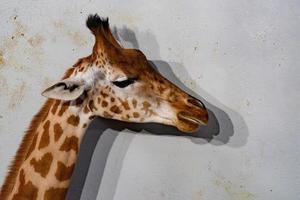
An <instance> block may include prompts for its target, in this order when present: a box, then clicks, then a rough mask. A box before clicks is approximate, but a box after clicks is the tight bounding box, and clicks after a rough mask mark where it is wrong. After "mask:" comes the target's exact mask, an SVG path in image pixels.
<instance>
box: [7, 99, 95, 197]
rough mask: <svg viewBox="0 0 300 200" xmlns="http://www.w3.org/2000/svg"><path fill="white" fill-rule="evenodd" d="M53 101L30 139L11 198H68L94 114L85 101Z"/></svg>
mask: <svg viewBox="0 0 300 200" xmlns="http://www.w3.org/2000/svg"><path fill="white" fill-rule="evenodd" d="M52 101H53V103H52V105H51V106H49V110H48V111H47V112H46V114H45V115H44V116H43V118H42V119H40V123H39V124H38V125H37V127H36V130H35V131H34V133H33V137H32V141H31V142H30V143H28V148H27V153H26V154H24V155H25V156H24V158H23V162H22V164H21V165H20V167H19V169H18V174H17V176H16V177H15V183H14V186H13V187H12V190H11V193H10V195H9V196H8V197H9V198H8V199H13V200H16V199H23V198H28V199H64V198H65V194H66V192H67V189H68V186H69V182H70V178H71V175H72V173H73V168H74V166H75V163H76V160H77V154H78V151H79V147H80V143H81V140H82V137H83V135H84V133H85V132H86V129H87V127H88V125H89V123H90V121H91V116H90V114H88V113H89V112H84V110H85V109H88V108H85V109H83V106H82V104H80V105H76V102H71V103H64V102H61V101H59V100H52ZM70 104H71V105H70ZM72 104H74V105H72Z"/></svg>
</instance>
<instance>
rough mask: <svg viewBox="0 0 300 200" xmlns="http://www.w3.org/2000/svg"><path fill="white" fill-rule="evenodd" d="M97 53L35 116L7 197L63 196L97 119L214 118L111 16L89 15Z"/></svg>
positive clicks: (186, 125) (69, 74) (188, 121)
mask: <svg viewBox="0 0 300 200" xmlns="http://www.w3.org/2000/svg"><path fill="white" fill-rule="evenodd" d="M86 25H87V27H88V28H89V29H90V30H91V32H92V34H93V35H94V36H95V44H94V46H93V50H92V53H91V55H89V56H87V57H84V58H81V59H79V60H78V61H77V62H76V63H75V64H74V65H73V66H72V67H70V68H69V69H68V70H67V71H66V72H65V74H64V76H63V78H62V79H61V80H60V81H58V82H57V83H56V84H54V85H52V86H51V87H49V88H47V89H46V90H45V91H43V92H42V95H43V96H45V97H47V100H46V102H45V104H44V105H43V106H42V108H41V110H40V111H39V112H38V113H37V114H36V115H35V116H34V118H33V120H32V121H31V124H30V126H29V128H28V130H27V132H26V134H25V136H24V138H23V140H22V142H21V145H20V147H19V149H18V151H17V154H16V156H15V159H14V161H13V163H12V165H11V167H10V171H9V173H8V176H7V177H6V180H5V182H4V184H3V186H2V188H1V194H0V199H2V200H6V199H12V200H20V199H21V200H25V199H46V200H47V199H51V200H52V199H64V198H65V195H66V192H67V190H68V186H69V182H70V177H71V175H72V173H73V169H74V166H75V163H76V158H77V154H78V151H79V147H80V142H81V140H82V137H83V135H84V134H85V132H86V130H87V128H88V126H89V124H90V123H91V121H92V120H93V119H94V118H95V117H97V116H100V117H104V118H110V119H115V120H121V121H126V122H133V123H147V122H156V123H162V124H167V125H171V126H175V127H177V128H178V129H179V130H181V131H182V132H194V131H196V130H197V129H198V127H199V126H201V125H205V124H207V123H208V113H207V110H206V108H205V106H204V104H203V103H202V102H201V101H200V100H197V99H196V98H194V97H192V96H190V95H189V94H187V93H186V92H184V91H183V90H181V89H180V88H179V87H177V86H176V85H174V84H172V83H171V82H170V81H168V80H167V79H166V78H164V77H163V76H161V75H160V74H159V73H158V72H157V71H156V70H155V69H153V68H152V67H151V65H150V63H149V62H148V61H147V58H146V56H145V55H144V54H143V53H142V52H141V51H139V50H136V49H125V48H123V47H122V46H121V45H120V44H119V43H118V42H117V41H116V40H115V38H114V37H113V35H112V33H111V30H110V28H109V23H108V18H101V17H99V16H98V15H97V14H95V15H89V16H88V18H87V20H86Z"/></svg>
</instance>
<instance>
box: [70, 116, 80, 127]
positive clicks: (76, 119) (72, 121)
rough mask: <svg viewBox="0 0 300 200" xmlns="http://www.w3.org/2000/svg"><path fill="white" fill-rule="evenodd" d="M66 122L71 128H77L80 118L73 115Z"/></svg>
mask: <svg viewBox="0 0 300 200" xmlns="http://www.w3.org/2000/svg"><path fill="white" fill-rule="evenodd" d="M67 122H68V123H69V124H71V125H73V126H77V125H78V124H79V122H80V117H79V116H75V115H71V116H70V117H69V118H68V119H67Z"/></svg>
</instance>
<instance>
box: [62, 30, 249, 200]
mask: <svg viewBox="0 0 300 200" xmlns="http://www.w3.org/2000/svg"><path fill="white" fill-rule="evenodd" d="M113 34H114V36H115V37H116V38H117V39H118V40H119V41H120V42H121V44H125V45H124V46H125V47H126V48H128V47H129V48H136V49H139V42H138V40H137V37H136V35H138V38H139V39H140V40H141V41H140V43H143V44H147V45H148V44H149V48H147V49H145V50H144V49H143V50H142V51H143V52H144V53H145V54H146V55H154V56H153V57H156V58H159V46H158V43H157V41H156V39H155V37H154V35H153V34H151V33H150V32H139V31H138V30H131V29H128V28H127V27H122V28H119V29H117V28H114V29H113ZM143 40H144V41H143ZM147 45H146V46H147ZM144 46H145V45H144ZM153 52H154V53H153ZM149 62H150V64H151V65H152V67H153V68H155V69H156V70H157V71H159V72H160V73H161V74H162V75H163V76H164V77H166V78H167V79H169V80H170V81H171V82H173V83H174V84H176V85H177V86H178V87H180V88H181V89H182V90H184V91H186V92H187V93H189V94H190V95H192V96H194V97H196V98H198V99H200V100H201V101H202V102H203V103H204V104H205V105H206V107H207V109H208V114H209V123H208V125H207V126H202V127H200V129H199V130H198V131H197V132H196V133H193V134H186V133H182V132H181V131H179V130H178V129H176V128H174V127H172V126H166V125H162V124H157V123H146V124H139V123H135V124H134V123H126V122H121V121H116V120H109V119H104V118H97V119H95V120H94V121H93V122H92V124H91V125H90V127H89V128H88V130H87V133H86V134H85V136H84V138H83V141H82V144H81V147H80V152H79V156H78V161H77V164H76V166H75V169H74V174H73V176H72V178H71V184H70V188H69V191H68V194H67V198H66V199H72V200H74V199H107V200H110V199H113V196H114V194H115V190H116V187H117V183H118V179H119V176H120V171H121V168H122V164H123V160H124V158H125V156H126V152H127V150H128V148H129V146H130V143H131V141H132V140H133V138H134V134H135V133H139V134H153V135H159V136H161V135H164V136H165V137H177V136H180V137H184V138H185V139H188V140H190V141H191V142H192V143H195V144H199V145H205V144H211V145H228V146H231V147H241V146H243V145H245V144H246V142H247V137H248V135H249V133H248V128H247V125H246V123H245V121H244V120H243V118H242V117H241V116H240V115H239V114H238V113H237V112H235V111H233V110H232V109H230V108H228V107H226V106H225V105H223V104H222V103H220V102H219V101H217V100H216V99H215V98H214V97H212V96H211V95H209V94H208V93H207V92H206V91H204V90H203V89H201V88H200V87H198V85H197V84H195V85H194V87H193V90H192V89H190V88H188V87H187V86H186V85H185V84H184V83H183V82H182V81H181V80H180V79H179V78H178V77H177V76H176V74H175V73H174V72H173V70H172V68H173V69H177V71H180V76H181V78H184V79H186V80H192V79H191V78H190V76H189V74H188V72H187V71H186V69H185V67H184V66H183V65H182V64H180V63H175V62H173V63H168V62H165V61H163V60H160V59H155V60H150V61H149ZM195 91H197V92H195ZM198 92H199V94H201V96H200V95H199V94H198ZM124 130H125V133H124ZM122 132H123V133H122ZM128 132H129V133H128ZM235 133H236V134H235ZM234 134H235V135H234ZM233 136H234V137H233ZM120 141H121V142H120ZM113 146H114V148H112V147H113ZM113 149H114V153H111V151H112V150H113ZM109 156H110V157H113V158H114V159H113V160H114V161H115V163H113V165H112V166H113V171H114V172H113V173H110V174H109V175H106V176H105V173H104V171H105V166H106V164H107V161H108V157H109ZM110 166H111V165H110ZM101 182H103V184H101ZM100 184H101V187H100ZM97 197H98V198H97Z"/></svg>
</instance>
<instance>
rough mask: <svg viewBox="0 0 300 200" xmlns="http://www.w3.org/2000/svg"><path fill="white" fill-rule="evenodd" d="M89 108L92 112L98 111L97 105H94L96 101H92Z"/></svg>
mask: <svg viewBox="0 0 300 200" xmlns="http://www.w3.org/2000/svg"><path fill="white" fill-rule="evenodd" d="M89 107H90V109H91V111H93V110H97V108H96V107H95V104H94V101H93V100H90V102H89Z"/></svg>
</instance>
